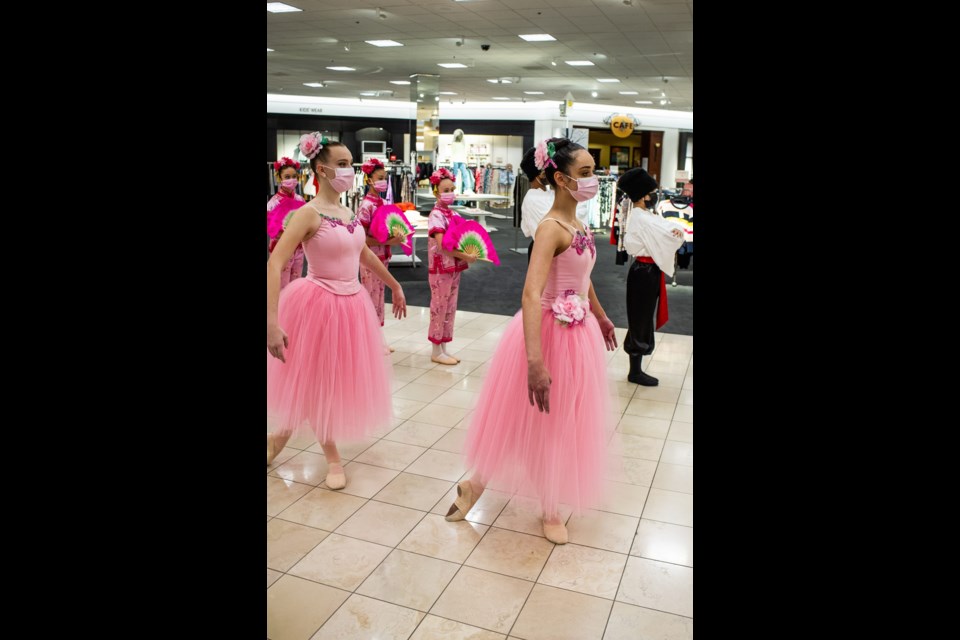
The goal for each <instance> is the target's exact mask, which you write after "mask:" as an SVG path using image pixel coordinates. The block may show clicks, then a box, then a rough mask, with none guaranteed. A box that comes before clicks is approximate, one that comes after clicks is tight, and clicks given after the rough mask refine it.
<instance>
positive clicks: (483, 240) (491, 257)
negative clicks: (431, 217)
mask: <svg viewBox="0 0 960 640" xmlns="http://www.w3.org/2000/svg"><path fill="white" fill-rule="evenodd" d="M443 248H444V249H446V250H447V251H454V250H457V251H462V252H464V253H466V254H469V255H473V256H476V257H477V260H486V261H487V262H492V263H493V264H500V258H499V257H498V256H497V250H496V248H495V247H494V246H493V242H492V241H491V240H490V234H488V233H487V230H486V229H484V228H483V227H481V226H480V223H479V222H476V221H475V220H464V221H462V222H458V223H456V224H453V225H451V226H450V228H448V229H447V232H446V233H444V234H443Z"/></svg>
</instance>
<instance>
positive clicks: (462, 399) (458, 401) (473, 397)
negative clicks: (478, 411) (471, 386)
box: [434, 389, 479, 409]
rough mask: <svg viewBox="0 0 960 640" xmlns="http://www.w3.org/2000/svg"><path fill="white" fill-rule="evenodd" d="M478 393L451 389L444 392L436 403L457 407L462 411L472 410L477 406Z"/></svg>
mask: <svg viewBox="0 0 960 640" xmlns="http://www.w3.org/2000/svg"><path fill="white" fill-rule="evenodd" d="M477 395H479V394H477V393H474V392H473V391H461V390H459V389H449V390H447V391H444V392H443V394H442V395H441V396H439V397H438V398H437V399H436V400H434V402H435V403H436V404H440V405H444V406H446V407H457V408H460V409H472V408H474V407H475V406H476V404H477Z"/></svg>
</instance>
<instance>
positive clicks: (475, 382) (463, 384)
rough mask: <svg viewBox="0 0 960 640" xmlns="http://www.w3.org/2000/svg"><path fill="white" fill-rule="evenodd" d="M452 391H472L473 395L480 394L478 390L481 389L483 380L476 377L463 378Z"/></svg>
mask: <svg viewBox="0 0 960 640" xmlns="http://www.w3.org/2000/svg"><path fill="white" fill-rule="evenodd" d="M451 388H453V389H458V390H460V391H473V392H474V393H480V390H481V389H483V378H480V377H477V376H464V377H463V379H461V380H460V381H459V382H457V383H456V384H455V385H453V387H451Z"/></svg>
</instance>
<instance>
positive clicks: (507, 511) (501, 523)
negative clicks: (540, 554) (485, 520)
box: [493, 496, 572, 538]
mask: <svg viewBox="0 0 960 640" xmlns="http://www.w3.org/2000/svg"><path fill="white" fill-rule="evenodd" d="M571 511H572V509H571V508H570V507H568V506H566V505H561V506H560V519H561V520H563V521H564V522H566V521H567V520H568V519H569V518H570V513H571ZM493 526H494V527H498V528H500V529H509V530H510V531H518V532H520V533H528V534H530V535H532V536H540V537H541V538H543V508H542V507H541V506H540V502H539V501H538V500H536V499H535V498H528V497H524V496H514V497H513V498H511V499H510V502H509V504H507V506H506V507H504V509H503V511H501V512H500V515H499V516H498V517H497V519H496V520H495V521H494V523H493Z"/></svg>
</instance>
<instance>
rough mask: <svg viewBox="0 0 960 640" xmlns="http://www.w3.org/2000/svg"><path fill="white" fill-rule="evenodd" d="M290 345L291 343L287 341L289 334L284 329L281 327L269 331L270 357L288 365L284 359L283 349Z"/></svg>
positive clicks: (268, 348)
mask: <svg viewBox="0 0 960 640" xmlns="http://www.w3.org/2000/svg"><path fill="white" fill-rule="evenodd" d="M289 345H290V341H289V340H288V339H287V334H286V333H285V332H284V331H283V329H281V328H280V327H274V328H273V329H269V328H268V329H267V351H269V352H270V355H272V356H273V357H274V358H277V359H278V360H279V361H280V362H283V363H286V361H287V360H286V358H284V357H283V349H284V348H285V347H287V346H289Z"/></svg>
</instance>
